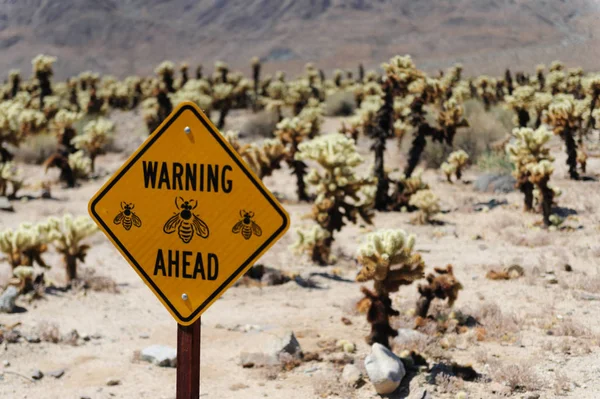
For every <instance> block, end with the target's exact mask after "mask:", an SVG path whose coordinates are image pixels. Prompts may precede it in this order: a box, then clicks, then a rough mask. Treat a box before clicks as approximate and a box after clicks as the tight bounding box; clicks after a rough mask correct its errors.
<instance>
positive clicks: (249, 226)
mask: <svg viewBox="0 0 600 399" xmlns="http://www.w3.org/2000/svg"><path fill="white" fill-rule="evenodd" d="M240 217H241V218H242V219H241V220H240V221H239V222H237V223H236V224H235V226H233V229H231V231H232V232H233V233H234V234H237V233H240V232H241V233H242V236H243V237H244V238H245V239H246V240H249V239H250V237H252V233H254V234H255V235H256V236H257V237H260V236H261V235H262V229H261V228H260V226H259V225H257V224H256V222H255V221H254V220H252V218H253V217H254V212H246V211H244V210H241V211H240Z"/></svg>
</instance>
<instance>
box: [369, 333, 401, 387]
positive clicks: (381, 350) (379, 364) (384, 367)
mask: <svg viewBox="0 0 600 399" xmlns="http://www.w3.org/2000/svg"><path fill="white" fill-rule="evenodd" d="M365 368H366V369H367V374H368V376H369V379H370V380H371V383H373V386H374V387H375V390H376V391H377V393H378V394H380V395H387V394H390V393H392V392H394V391H395V390H396V389H398V387H399V386H400V382H402V379H403V378H404V376H405V375H406V370H405V369H404V365H403V364H402V361H401V360H400V358H399V357H398V356H396V355H394V353H392V351H390V350H389V349H387V348H386V347H385V346H383V345H381V344H378V343H375V344H373V346H372V347H371V354H370V355H368V356H367V357H366V358H365Z"/></svg>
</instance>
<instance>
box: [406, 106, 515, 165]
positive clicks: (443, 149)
mask: <svg viewBox="0 0 600 399" xmlns="http://www.w3.org/2000/svg"><path fill="white" fill-rule="evenodd" d="M465 116H466V119H467V120H468V121H469V125H470V126H469V127H468V128H464V129H459V130H458V132H457V133H456V136H455V137H454V143H453V146H452V147H449V146H447V145H444V144H440V143H431V142H428V143H427V147H425V151H424V152H423V157H422V160H423V161H425V162H426V164H427V166H428V167H430V168H439V167H440V165H441V164H442V163H443V162H444V161H446V159H447V158H448V155H450V153H451V152H452V151H455V150H458V149H461V150H464V151H466V152H467V154H469V158H470V159H469V162H470V163H472V164H477V163H478V161H479V159H480V157H482V156H484V155H486V156H488V157H489V154H490V152H491V151H492V144H493V143H494V142H497V141H498V140H501V139H503V138H504V137H506V135H507V134H509V133H510V131H511V130H512V126H513V124H512V114H511V113H510V112H509V111H506V110H504V109H503V108H502V107H493V108H492V109H491V110H490V111H489V112H485V110H484V108H483V105H482V103H481V102H479V101H475V100H468V101H466V102H465ZM405 148H408V146H405ZM498 163H499V164H500V162H498ZM497 166H498V165H497ZM506 167H508V165H507V164H506V162H505V161H504V166H503V168H506Z"/></svg>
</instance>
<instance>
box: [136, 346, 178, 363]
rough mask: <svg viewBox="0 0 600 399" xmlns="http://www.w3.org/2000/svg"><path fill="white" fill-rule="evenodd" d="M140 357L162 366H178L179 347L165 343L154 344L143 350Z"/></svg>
mask: <svg viewBox="0 0 600 399" xmlns="http://www.w3.org/2000/svg"><path fill="white" fill-rule="evenodd" d="M140 359H141V360H144V361H146V362H150V363H153V364H156V365H157V366H160V367H176V366H177V349H175V348H172V347H170V346H165V345H152V346H149V347H147V348H145V349H144V350H142V352H141V353H140Z"/></svg>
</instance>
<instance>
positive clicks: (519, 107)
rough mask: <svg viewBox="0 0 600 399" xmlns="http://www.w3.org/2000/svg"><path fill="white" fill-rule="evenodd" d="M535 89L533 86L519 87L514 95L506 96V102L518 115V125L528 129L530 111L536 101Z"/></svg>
mask: <svg viewBox="0 0 600 399" xmlns="http://www.w3.org/2000/svg"><path fill="white" fill-rule="evenodd" d="M535 94H536V92H535V89H534V88H533V87H531V86H519V87H517V88H516V89H515V90H514V92H513V94H512V95H509V96H506V97H505V98H504V101H506V104H507V105H508V107H509V108H511V109H512V110H513V111H514V112H515V114H516V120H517V125H518V126H519V127H527V124H528V123H529V120H530V116H529V110H530V109H531V108H532V106H533V102H534V101H535Z"/></svg>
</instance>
